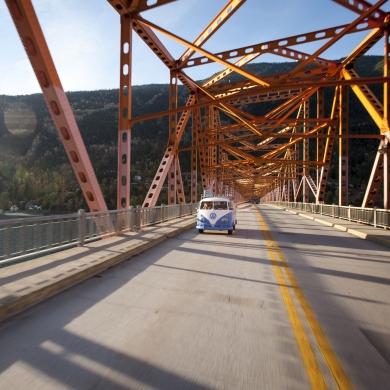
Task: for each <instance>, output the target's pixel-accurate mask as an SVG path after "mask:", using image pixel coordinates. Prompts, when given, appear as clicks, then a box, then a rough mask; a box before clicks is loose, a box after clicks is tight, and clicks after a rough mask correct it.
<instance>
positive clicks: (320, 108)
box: [316, 88, 325, 203]
mask: <svg viewBox="0 0 390 390" xmlns="http://www.w3.org/2000/svg"><path fill="white" fill-rule="evenodd" d="M324 108H325V96H324V88H319V89H318V91H317V118H324V116H325V115H324ZM319 124H320V123H319V122H317V125H319ZM324 133H325V130H324V129H320V130H318V135H323V134H324ZM324 141H325V138H317V161H318V162H322V160H323V158H324V143H325V142H324ZM320 175H321V169H318V168H317V181H316V184H317V194H318V191H319V181H320ZM316 203H318V196H316Z"/></svg>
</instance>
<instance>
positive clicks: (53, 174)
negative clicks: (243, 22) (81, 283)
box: [0, 56, 383, 212]
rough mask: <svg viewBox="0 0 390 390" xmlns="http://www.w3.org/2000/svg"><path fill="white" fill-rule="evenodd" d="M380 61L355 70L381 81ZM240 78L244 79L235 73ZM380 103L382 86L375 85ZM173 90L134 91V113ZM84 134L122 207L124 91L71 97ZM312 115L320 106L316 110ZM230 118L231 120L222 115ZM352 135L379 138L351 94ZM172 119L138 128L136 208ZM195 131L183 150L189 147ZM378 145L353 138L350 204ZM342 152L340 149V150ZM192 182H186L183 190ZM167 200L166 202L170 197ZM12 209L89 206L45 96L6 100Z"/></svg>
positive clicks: (0, 164) (5, 182) (0, 196)
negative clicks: (120, 134)
mask: <svg viewBox="0 0 390 390" xmlns="http://www.w3.org/2000/svg"><path fill="white" fill-rule="evenodd" d="M381 58H382V57H377V56H366V57H363V58H362V59H360V60H359V62H358V63H357V64H356V65H355V69H356V71H357V73H358V74H359V75H360V76H378V75H379V76H380V75H382V72H383V61H382V60H381ZM294 65H295V63H292V62H286V63H257V64H249V65H248V66H247V68H248V70H250V71H251V72H253V73H256V74H258V75H259V76H267V75H271V74H275V73H285V72H288V71H289V70H290V69H291V68H292V67H293V66H294ZM229 78H230V81H231V82H232V81H235V80H238V79H239V78H240V76H237V77H235V76H230V77H229ZM372 89H373V90H374V92H375V94H376V95H377V97H378V98H379V99H380V100H382V96H383V91H382V88H380V87H379V86H377V88H375V86H374V87H372ZM168 93H169V86H168V85H166V84H152V85H144V86H135V87H133V116H134V117H137V116H141V115H146V114H148V113H153V112H158V111H163V110H165V109H167V108H168V107H167V105H168ZM67 95H68V98H69V102H70V104H71V107H72V109H73V112H74V115H75V117H76V120H77V123H78V126H79V128H80V132H81V134H82V137H83V139H84V142H85V145H86V147H87V150H88V153H89V156H90V158H91V161H92V165H93V166H94V169H95V172H96V175H97V178H98V181H99V183H100V184H101V188H102V192H103V194H104V196H105V198H106V202H107V206H108V207H109V208H110V209H114V208H116V172H117V127H118V120H117V115H118V112H117V110H118V90H100V91H82V92H70V93H68V94H67ZM332 95H333V91H332V89H330V88H329V89H328V90H326V112H325V114H326V115H329V112H330V107H331V104H332ZM187 96H188V92H187V91H186V89H185V88H184V87H180V88H179V105H180V106H183V105H185V102H186V99H187ZM272 104H275V103H272V102H270V103H264V104H257V105H253V107H251V108H250V110H251V112H252V113H254V114H256V115H261V114H263V113H265V112H267V111H269V109H270V107H273V106H272ZM312 106H313V110H314V109H315V108H314V107H315V104H313V105H312ZM223 119H224V120H227V119H226V118H223ZM350 132H351V133H378V129H377V127H376V126H375V124H374V123H373V121H372V120H371V118H370V117H369V116H368V115H367V114H366V112H365V109H364V108H363V107H362V105H361V103H360V102H359V101H358V100H357V99H356V97H355V96H354V95H353V93H351V97H350ZM167 137H168V124H167V117H163V118H159V119H156V120H150V121H145V122H141V123H137V124H136V125H135V126H134V127H133V129H132V149H131V164H132V165H131V166H132V171H131V180H132V192H131V203H132V205H138V204H142V201H143V199H144V197H145V194H146V191H147V189H148V187H149V183H150V182H151V180H152V179H153V176H154V174H155V172H156V169H157V166H158V164H159V162H160V160H161V158H162V156H163V152H164V150H165V147H166V144H167ZM190 142H191V141H190V132H189V131H187V132H186V133H185V135H184V137H183V140H182V145H183V146H188V145H190ZM377 144H378V142H377V141H376V140H351V141H350V162H349V166H350V183H351V184H352V185H353V187H352V188H351V192H352V199H354V200H355V202H357V203H358V202H359V198H361V196H362V193H363V191H364V188H365V185H366V183H367V180H368V177H369V174H370V171H371V167H372V162H373V159H374V156H375V151H376V148H377V146H378V145H377ZM335 151H336V152H337V148H335ZM189 160H190V157H189V154H188V153H187V154H183V155H181V156H180V162H181V168H182V172H186V171H187V172H188V171H189ZM330 177H331V179H332V180H331V181H330V183H329V186H328V195H327V200H328V201H329V202H331V201H333V196H335V194H336V191H337V189H336V185H335V181H336V179H337V166H336V165H334V166H333V167H332V169H331V174H330ZM187 184H188V183H186V182H185V186H186V185H187ZM161 201H162V202H164V201H165V199H164V194H162V197H161ZM12 204H17V205H18V206H19V207H21V208H22V209H23V208H24V207H25V206H26V205H27V204H36V205H40V206H41V207H42V210H46V211H50V212H60V211H70V212H73V211H77V210H78V209H79V208H85V207H86V204H85V201H84V200H83V197H82V194H81V191H80V189H79V186H78V183H77V181H76V178H75V175H74V174H73V171H72V169H71V166H70V164H69V163H68V160H67V157H66V154H65V152H64V149H63V147H62V144H61V141H60V139H59V137H58V135H57V131H56V129H55V127H54V125H53V122H52V120H51V117H50V114H49V112H48V110H47V107H46V104H45V102H44V99H43V97H42V95H41V94H34V95H24V96H6V95H0V209H3V210H6V209H9V207H10V206H11V205H12Z"/></svg>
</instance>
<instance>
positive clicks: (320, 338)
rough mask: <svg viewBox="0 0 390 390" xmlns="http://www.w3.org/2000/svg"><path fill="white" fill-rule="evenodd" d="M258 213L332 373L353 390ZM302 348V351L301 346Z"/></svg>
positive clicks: (258, 216) (340, 385) (273, 250)
mask: <svg viewBox="0 0 390 390" xmlns="http://www.w3.org/2000/svg"><path fill="white" fill-rule="evenodd" d="M256 213H257V218H258V220H259V223H260V227H261V229H262V231H263V234H264V238H265V240H266V244H267V248H268V251H269V252H270V255H271V252H272V257H271V259H272V263H273V264H274V263H276V266H275V264H274V269H275V268H278V270H279V272H281V271H280V268H279V267H278V265H277V264H278V262H277V261H276V260H274V258H275V255H274V252H275V253H276V254H277V256H278V257H279V260H280V262H281V264H282V265H281V267H283V268H284V270H285V272H286V275H287V277H288V280H289V281H290V285H291V287H292V288H293V289H294V292H295V295H296V297H297V299H298V301H299V304H300V305H301V308H302V310H303V313H304V315H305V317H306V321H307V323H308V324H309V326H310V329H311V331H312V333H313V335H314V337H315V339H316V341H317V343H318V345H319V347H320V350H321V353H322V355H323V357H324V359H325V361H326V363H327V365H328V367H329V370H330V372H331V373H332V375H333V377H334V380H335V382H336V384H337V385H338V387H339V389H343V390H344V389H346V390H350V389H351V390H352V389H353V386H352V384H351V382H350V380H349V378H348V376H347V374H346V373H345V371H344V368H343V366H342V365H341V363H340V362H339V360H338V358H337V356H336V354H335V352H334V351H333V348H332V347H331V345H330V343H329V341H328V339H327V338H326V336H325V333H324V331H323V330H322V328H321V325H320V324H319V322H318V321H317V319H316V317H315V315H314V312H313V311H312V309H311V307H310V305H309V303H308V302H307V300H306V298H305V296H304V294H303V292H302V290H301V289H300V287H299V284H298V282H297V281H296V279H295V277H294V275H293V273H292V271H291V269H290V268H289V266H288V264H287V262H286V259H285V258H284V256H283V254H282V252H281V251H280V249H279V246H278V245H277V243H276V241H275V239H274V238H273V237H272V234H271V232H270V231H269V228H268V225H267V224H266V222H265V221H264V219H263V218H262V216H261V214H260V212H259V211H258V209H257V208H256ZM275 273H276V271H275ZM278 282H279V280H278ZM279 284H280V282H279ZM284 284H285V283H284ZM285 288H286V287H285ZM282 294H283V293H282ZM283 298H284V297H283ZM290 320H291V319H290ZM291 323H292V326H293V328H294V323H293V322H292V321H291ZM294 332H295V330H294ZM297 341H298V339H297ZM298 344H299V343H298ZM310 348H311V347H310ZM300 350H301V353H302V348H301V346H300ZM302 357H303V356H302ZM305 366H306V367H307V365H306V363H305ZM308 375H309V378H310V374H309V372H308ZM321 376H322V375H321ZM310 382H311V383H312V380H311V379H310ZM314 388H319V386H318V383H316V385H315V386H314Z"/></svg>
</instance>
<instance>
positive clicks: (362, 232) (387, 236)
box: [267, 204, 390, 247]
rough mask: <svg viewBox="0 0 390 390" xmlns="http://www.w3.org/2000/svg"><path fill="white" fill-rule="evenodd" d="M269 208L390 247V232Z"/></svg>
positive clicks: (290, 210) (311, 214)
mask: <svg viewBox="0 0 390 390" xmlns="http://www.w3.org/2000/svg"><path fill="white" fill-rule="evenodd" d="M267 206H271V207H275V208H277V209H282V210H285V211H288V212H289V213H292V214H296V215H299V216H301V217H303V218H307V219H311V220H312V221H316V222H319V223H322V224H324V225H327V226H331V227H334V228H335V229H339V230H341V231H343V232H348V233H350V234H353V235H354V236H357V237H360V238H362V239H363V240H368V241H373V242H376V243H377V244H382V245H385V246H388V247H390V230H386V229H383V228H376V227H374V226H371V225H366V224H363V223H357V222H349V221H347V220H346V219H340V218H333V217H330V216H327V215H321V214H313V213H308V212H306V211H301V210H298V211H297V210H295V209H286V208H285V207H280V206H274V205H270V204H268V205H267Z"/></svg>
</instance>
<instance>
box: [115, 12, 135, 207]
mask: <svg viewBox="0 0 390 390" xmlns="http://www.w3.org/2000/svg"><path fill="white" fill-rule="evenodd" d="M131 54H132V17H131V16H129V15H127V16H126V17H125V16H121V47H120V87H119V113H118V115H119V117H118V126H119V129H118V130H119V132H118V183H117V191H118V192H117V209H118V210H119V209H122V208H128V207H130V181H131V180H130V164H131V161H130V156H131V155H130V152H131V125H130V122H129V120H130V119H131V97H132V96H131V93H132V90H131V68H132V67H131V65H132V64H131V60H132V58H131V57H132V55H131Z"/></svg>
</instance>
